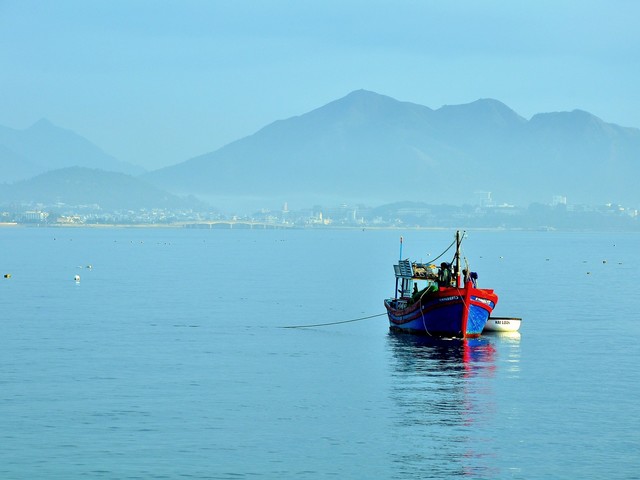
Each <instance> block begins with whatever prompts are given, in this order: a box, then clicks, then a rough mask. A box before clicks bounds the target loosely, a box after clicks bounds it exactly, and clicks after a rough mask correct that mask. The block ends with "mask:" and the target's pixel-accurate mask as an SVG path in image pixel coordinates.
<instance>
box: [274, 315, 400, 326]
mask: <svg viewBox="0 0 640 480" xmlns="http://www.w3.org/2000/svg"><path fill="white" fill-rule="evenodd" d="M386 314H387V312H384V313H378V314H376V315H369V316H368V317H360V318H352V319H351V320H342V321H340V322H329V323H315V324H313V325H287V326H284V327H280V328H311V327H326V326H327V325H340V324H341V323H351V322H359V321H361V320H368V319H370V318H376V317H381V316H383V315H386Z"/></svg>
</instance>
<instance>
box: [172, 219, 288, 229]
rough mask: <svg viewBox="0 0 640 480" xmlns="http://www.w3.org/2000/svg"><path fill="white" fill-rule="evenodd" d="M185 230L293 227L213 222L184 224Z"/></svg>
mask: <svg viewBox="0 0 640 480" xmlns="http://www.w3.org/2000/svg"><path fill="white" fill-rule="evenodd" d="M184 228H201V229H207V230H208V229H262V230H266V229H281V228H293V225H291V224H286V223H273V222H254V221H249V220H213V221H206V222H188V223H184Z"/></svg>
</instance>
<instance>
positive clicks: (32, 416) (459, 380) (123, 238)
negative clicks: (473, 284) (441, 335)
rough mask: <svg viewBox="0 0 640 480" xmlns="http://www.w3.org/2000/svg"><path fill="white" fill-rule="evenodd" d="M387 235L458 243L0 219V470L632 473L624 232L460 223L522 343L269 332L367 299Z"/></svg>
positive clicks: (243, 474)
mask: <svg viewBox="0 0 640 480" xmlns="http://www.w3.org/2000/svg"><path fill="white" fill-rule="evenodd" d="M400 235H403V236H404V239H405V244H404V252H403V255H404V256H405V257H410V258H412V259H416V260H419V259H421V260H424V261H427V260H428V259H429V257H431V258H433V257H435V256H436V255H437V254H439V253H440V252H441V251H442V250H443V249H444V248H445V247H446V246H447V245H449V243H451V240H452V238H453V232H452V231H418V230H407V231H400V230H396V231H384V230H382V231H372V230H364V231H362V230H291V231H275V230H245V231H241V230H228V231H223V230H211V231H199V230H179V229H37V228H3V229H1V230H0V245H1V247H2V248H1V249H0V269H1V270H2V271H1V272H0V273H2V274H5V273H11V278H1V279H0V280H2V281H1V282H0V309H1V311H2V312H3V313H2V316H1V321H0V360H1V361H0V384H1V388H0V442H1V444H2V446H3V447H2V448H1V449H0V477H2V478H7V479H31V478H65V479H74V478H83V477H84V478H86V477H88V478H180V477H187V478H254V477H258V478H309V479H312V478H313V479H315V478H326V477H335V476H340V477H341V478H398V479H405V478H455V477H469V478H487V479H493V478H523V479H526V478H541V477H549V478H593V479H596V478H598V479H599V478H620V479H622V478H634V477H635V476H637V470H638V467H639V466H640V463H639V461H638V459H637V452H638V447H639V446H640V433H638V432H640V421H639V420H638V419H637V417H636V416H634V415H633V412H634V411H635V409H636V405H637V398H638V395H639V394H640V387H639V386H638V385H640V382H639V381H640V378H639V377H640V375H639V374H638V370H637V368H636V367H637V365H636V364H637V360H638V358H640V355H639V354H640V348H639V347H638V344H637V342H635V339H636V338H637V337H638V334H640V327H639V326H638V313H637V310H638V309H637V306H638V301H637V295H636V286H637V285H638V283H639V281H640V273H639V272H640V270H639V269H638V267H639V264H640V253H639V252H638V249H637V245H638V244H639V240H640V237H639V236H638V235H637V234H610V233H609V234H577V233H576V234H573V233H572V234H569V233H556V232H493V231H472V232H469V235H468V238H467V239H466V240H465V242H464V244H463V254H464V255H465V256H467V258H468V259H469V262H470V265H471V268H472V269H473V270H475V271H477V272H478V273H479V285H480V286H481V287H488V288H494V289H495V290H496V291H497V293H498V295H499V296H500V300H499V302H498V306H497V308H496V310H495V314H496V316H519V317H522V318H523V319H524V320H523V325H522V328H521V332H520V335H511V336H497V335H485V336H483V337H482V338H481V339H479V340H473V341H468V342H461V341H453V340H448V341H433V340H428V339H419V338H415V337H411V336H402V335H392V334H390V333H389V332H388V323H387V320H386V318H385V317H384V316H381V317H376V318H371V319H366V320H362V321H358V322H353V323H348V324H342V325H333V326H326V327H316V328H303V329H284V328H281V327H283V326H291V325H304V324H316V323H326V322H334V321H341V320H348V319H355V318H360V317H364V316H369V315H375V314H378V313H382V312H383V311H384V308H383V305H382V300H383V299H384V298H385V297H386V296H390V295H392V294H393V288H394V282H393V269H392V264H393V262H394V261H396V260H397V256H398V239H399V236H400ZM89 266H91V268H88V267H89ZM75 275H79V276H80V281H79V282H78V283H76V282H75V281H74V276H75Z"/></svg>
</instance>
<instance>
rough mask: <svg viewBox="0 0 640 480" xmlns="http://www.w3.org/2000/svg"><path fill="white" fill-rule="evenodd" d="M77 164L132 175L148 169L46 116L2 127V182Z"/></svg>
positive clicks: (0, 137)
mask: <svg viewBox="0 0 640 480" xmlns="http://www.w3.org/2000/svg"><path fill="white" fill-rule="evenodd" d="M74 166H78V167H85V168H97V169H101V170H107V171H114V172H121V173H127V174H132V175H137V174H140V173H142V172H143V171H144V170H143V169H142V168H140V167H137V166H135V165H131V164H129V163H126V162H122V161H119V160H117V159H116V158H114V157H112V156H111V155H109V154H107V153H105V152H104V151H102V150H101V149H100V148H99V147H97V146H95V145H94V144H93V143H91V142H90V141H89V140H87V139H86V138H84V137H82V136H80V135H78V134H76V133H74V132H72V131H70V130H66V129H64V128H60V127H58V126H56V125H54V124H52V123H51V122H49V121H48V120H46V119H42V120H40V121H38V122H36V123H35V124H33V125H32V126H31V127H29V128H26V129H24V130H17V129H13V128H8V127H3V126H0V183H11V182H14V181H17V180H24V179H27V178H30V177H32V176H34V175H37V174H40V173H44V172H47V171H50V170H56V169H60V168H66V167H74Z"/></svg>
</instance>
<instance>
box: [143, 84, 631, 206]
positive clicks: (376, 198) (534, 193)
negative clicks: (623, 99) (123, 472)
mask: <svg viewBox="0 0 640 480" xmlns="http://www.w3.org/2000/svg"><path fill="white" fill-rule="evenodd" d="M144 177H145V178H146V179H148V180H149V181H151V182H153V183H155V184H157V185H159V186H162V187H164V188H167V189H170V190H172V191H176V192H190V193H199V194H208V195H221V196H224V195H227V196H228V195H235V196H237V197H240V196H247V197H259V198H271V197H274V196H275V197H278V198H281V199H284V200H286V199H288V198H309V199H323V198H324V199H327V198H335V199H344V200H349V201H355V200H359V201H366V202H371V203H374V204H375V203H377V204H380V203H385V202H392V201H397V200H413V201H425V202H428V203H449V204H460V203H464V202H473V201H474V199H475V200H476V201H477V197H478V194H479V193H480V192H492V193H493V198H494V200H496V201H499V202H509V203H517V204H528V203H530V202H543V203H550V202H551V200H552V198H553V197H554V196H556V195H561V196H566V197H567V198H568V201H569V202H571V203H588V204H594V203H604V202H611V201H613V202H619V203H625V204H627V205H640V193H639V191H638V189H637V188H636V186H635V179H636V178H640V130H638V129H636V128H625V127H620V126H618V125H614V124H610V123H606V122H604V121H602V120H601V119H599V118H597V117H595V116H594V115H591V114H589V113H587V112H584V111H581V110H574V111H572V112H557V113H541V114H537V115H535V116H533V117H532V118H531V119H530V120H526V119H525V118H523V117H521V116H520V115H518V114H517V113H516V112H514V111H513V110H512V109H510V108H509V107H507V106H506V105H504V104H503V103H501V102H499V101H497V100H493V99H481V100H477V101H475V102H472V103H469V104H465V105H450V106H443V107H441V108H439V109H437V110H433V109H431V108H428V107H426V106H422V105H417V104H414V103H409V102H400V101H397V100H395V99H393V98H390V97H387V96H384V95H379V94H377V93H374V92H369V91H365V90H358V91H355V92H352V93H350V94H349V95H347V96H345V97H344V98H341V99H339V100H336V101H334V102H331V103H329V104H327V105H325V106H323V107H320V108H318V109H316V110H313V111H311V112H309V113H306V114H304V115H301V116H297V117H293V118H289V119H286V120H280V121H276V122H274V123H272V124H270V125H268V126H266V127H264V128H263V129H261V130H260V131H258V132H257V133H255V134H253V135H251V136H248V137H246V138H243V139H240V140H238V141H236V142H233V143H231V144H228V145H226V146H224V147H222V148H220V149H219V150H217V151H215V152H212V153H208V154H205V155H201V156H199V157H196V158H192V159H190V160H187V161H185V162H183V163H180V164H177V165H174V166H170V167H167V168H164V169H161V170H156V171H153V172H149V173H147V174H145V175H144ZM480 194H481V195H485V194H484V193H480Z"/></svg>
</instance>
